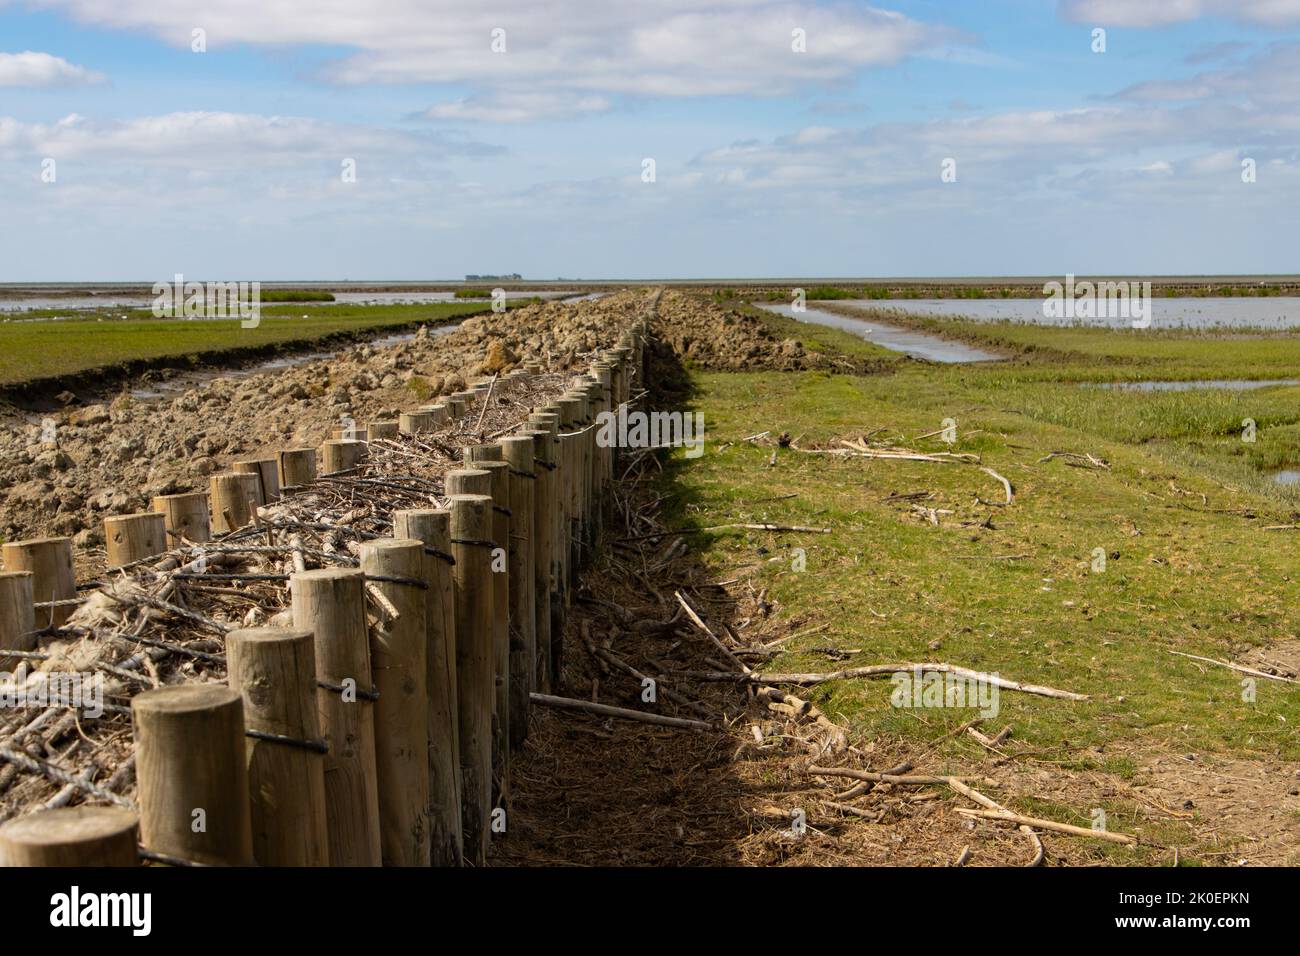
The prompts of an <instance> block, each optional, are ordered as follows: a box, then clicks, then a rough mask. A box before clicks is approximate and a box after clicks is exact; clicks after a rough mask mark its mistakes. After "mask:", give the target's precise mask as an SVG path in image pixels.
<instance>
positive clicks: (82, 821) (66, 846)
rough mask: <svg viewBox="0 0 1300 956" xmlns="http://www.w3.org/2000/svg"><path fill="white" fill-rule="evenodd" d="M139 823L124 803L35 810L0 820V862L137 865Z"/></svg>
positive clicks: (39, 864) (8, 863)
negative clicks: (25, 814) (5, 820)
mask: <svg viewBox="0 0 1300 956" xmlns="http://www.w3.org/2000/svg"><path fill="white" fill-rule="evenodd" d="M139 829H140V823H139V820H138V819H137V817H136V815H135V814H134V813H133V812H132V811H130V810H127V809H125V808H124V807H92V806H80V807H60V808H58V809H56V810H39V811H37V812H36V813H29V814H27V816H23V817H18V818H17V819H16V820H10V821H9V822H8V823H6V824H5V825H4V826H0V866H138V865H139V863H140V858H139V856H138V855H137V851H136V834H137V832H138V831H139Z"/></svg>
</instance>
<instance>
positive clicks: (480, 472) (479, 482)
mask: <svg viewBox="0 0 1300 956" xmlns="http://www.w3.org/2000/svg"><path fill="white" fill-rule="evenodd" d="M444 480H445V482H446V485H447V496H448V497H451V496H452V495H491V494H492V472H490V471H488V470H487V469H485V468H457V469H456V470H455V471H449V472H447V475H446V478H445V479H444ZM488 537H489V538H490V537H491V535H488Z"/></svg>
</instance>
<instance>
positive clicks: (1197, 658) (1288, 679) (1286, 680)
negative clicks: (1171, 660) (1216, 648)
mask: <svg viewBox="0 0 1300 956" xmlns="http://www.w3.org/2000/svg"><path fill="white" fill-rule="evenodd" d="M1169 653H1170V654H1177V655H1178V656H1179V657H1186V658H1189V659H1191V660H1194V661H1204V662H1205V663H1206V664H1217V665H1218V666H1219V667H1226V668H1228V669H1229V670H1234V671H1237V672H1238V673H1239V674H1250V675H1251V676H1252V677H1267V678H1268V679H1269V680H1277V681H1281V682H1282V683H1284V684H1300V680H1295V679H1294V678H1291V677H1282V676H1280V675H1278V674H1268V673H1265V672H1264V671H1257V670H1255V669H1254V668H1253V667H1242V666H1241V665H1240V664H1230V663H1228V662H1227V661H1216V660H1215V659H1214V658H1212V657H1200V656H1199V655H1196V654H1184V653H1183V652H1182V651H1170V652H1169Z"/></svg>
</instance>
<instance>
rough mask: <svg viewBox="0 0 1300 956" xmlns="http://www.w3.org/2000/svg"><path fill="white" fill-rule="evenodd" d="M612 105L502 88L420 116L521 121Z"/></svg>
mask: <svg viewBox="0 0 1300 956" xmlns="http://www.w3.org/2000/svg"><path fill="white" fill-rule="evenodd" d="M612 105H613V102H612V100H610V98H609V97H607V96H598V95H594V94H572V93H552V92H537V93H519V92H513V91H503V92H500V93H492V94H488V95H486V96H478V95H476V96H467V97H462V98H461V99H457V100H450V101H447V102H445V103H435V104H434V105H433V106H431V107H429V109H427V110H425V111H424V112H423V113H421V114H420V115H421V116H423V117H424V118H425V119H444V120H478V121H483V122H489V123H520V122H524V121H528V120H537V119H569V118H572V117H575V116H583V115H588V114H592V113H604V112H606V111H607V110H609V109H610V108H611V106H612Z"/></svg>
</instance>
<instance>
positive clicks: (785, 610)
mask: <svg viewBox="0 0 1300 956" xmlns="http://www.w3.org/2000/svg"><path fill="white" fill-rule="evenodd" d="M806 328H807V326H800V327H799V330H800V332H801V334H802V333H804V330H805V329H806ZM981 328H984V327H981ZM1023 331H1024V335H1023V338H1021V339H1020V341H1022V342H1024V343H1025V344H1027V345H1033V346H1035V347H1034V348H1032V349H1027V350H1026V351H1025V352H1022V353H1018V354H1020V356H1021V357H1020V358H1019V359H1018V360H1016V361H1012V362H1009V363H1004V364H1001V365H986V366H965V367H960V366H948V367H939V366H927V365H922V364H920V363H912V362H899V363H896V365H895V367H894V370H893V371H892V372H888V373H885V374H880V375H874V376H867V377H849V376H838V375H837V376H829V375H824V374H814V373H805V374H781V373H753V374H743V375H736V374H714V373H696V374H695V375H694V383H695V387H696V396H695V399H694V401H695V408H696V409H697V410H699V411H701V412H703V413H704V417H705V422H706V425H707V436H708V444H707V453H706V454H705V455H704V456H703V457H702V458H700V459H697V460H695V461H691V462H684V461H680V460H678V461H676V462H675V466H674V467H673V468H672V469H671V475H670V479H671V481H670V483H666V486H665V488H666V491H668V492H669V493H670V495H671V497H670V502H671V506H672V508H673V513H672V514H671V515H670V517H669V524H670V525H674V526H695V527H704V526H709V525H715V524H721V523H728V522H774V523H779V524H787V525H803V526H817V527H828V528H831V529H832V531H831V533H830V534H826V535H798V534H769V533H761V532H721V533H712V532H705V533H701V534H699V535H697V536H693V538H692V540H693V541H694V542H695V543H696V546H697V547H698V548H699V549H700V556H701V559H702V560H703V561H705V562H706V563H707V565H708V566H709V567H710V570H711V571H712V572H714V573H716V574H717V575H718V578H717V579H718V580H723V579H736V578H737V577H739V578H741V579H746V578H748V579H749V580H750V581H751V583H752V586H753V588H754V589H756V590H757V589H762V588H767V589H768V599H769V600H770V601H772V602H773V603H774V604H775V606H776V608H777V612H776V613H777V614H778V615H779V616H780V619H781V620H782V621H783V622H785V623H786V624H788V626H789V630H790V632H791V633H793V632H795V631H804V630H808V629H810V628H815V627H818V626H819V625H825V629H824V630H821V631H819V632H817V633H816V634H815V635H810V636H807V637H803V638H796V639H795V640H793V641H791V642H790V643H788V644H786V645H783V648H782V650H783V653H782V655H781V656H780V657H778V658H777V659H775V660H773V661H771V662H770V663H768V664H766V665H765V669H769V670H777V671H829V670H835V669H839V668H847V667H854V666H859V665H866V664H879V663H892V662H903V661H946V662H949V663H953V664H958V665H963V666H966V667H971V668H975V669H978V670H983V671H994V672H997V673H999V674H1001V675H1002V676H1003V677H1005V678H1010V679H1012V680H1017V681H1027V682H1032V683H1038V684H1046V685H1050V686H1053V687H1057V688H1063V689H1067V690H1071V691H1075V692H1078V693H1085V694H1088V695H1090V698H1091V699H1090V700H1088V701H1085V702H1070V701H1062V700H1053V699H1047V698H1041V697H1036V696H1030V695H1026V694H1019V693H1014V692H1010V691H1004V692H1002V694H1001V698H1000V707H1001V710H1000V713H999V715H998V717H997V718H996V721H995V722H991V723H990V724H989V725H988V728H989V729H988V732H989V733H990V734H991V733H993V732H994V728H1000V727H1002V726H1003V725H1005V724H1010V725H1012V726H1013V727H1014V738H1013V740H1014V745H1013V746H1012V747H1011V750H1012V751H1013V752H1014V753H1015V763H1016V764H1017V766H1020V767H1024V768H1028V767H1033V768H1035V769H1037V770H1042V769H1043V768H1047V770H1048V773H1049V774H1070V775H1072V776H1073V777H1076V778H1080V779H1083V780H1084V781H1085V782H1086V781H1088V780H1094V779H1095V780H1096V781H1100V782H1104V783H1105V786H1100V785H1099V786H1098V787H1097V796H1096V797H1095V802H1092V803H1087V804H1086V806H1081V805H1080V804H1079V800H1082V799H1084V798H1083V797H1079V798H1078V800H1065V799H1055V800H1054V799H1051V798H1039V797H1035V796H1033V795H1032V794H1030V793H1026V794H1023V795H1021V796H1020V797H1018V798H1016V799H1014V800H1013V803H1014V804H1015V805H1016V807H1017V808H1018V809H1020V810H1021V811H1022V812H1028V813H1031V814H1035V815H1040V816H1049V817H1053V818H1056V819H1059V820H1061V821H1062V822H1068V823H1074V824H1076V825H1080V826H1085V827H1086V826H1088V825H1089V818H1088V816H1087V815H1086V814H1087V810H1088V808H1090V807H1096V806H1100V807H1103V808H1104V809H1106V811H1107V813H1108V814H1110V815H1111V818H1112V820H1121V821H1125V823H1123V824H1115V828H1116V829H1121V830H1123V829H1126V828H1127V827H1130V826H1135V827H1139V828H1140V829H1141V831H1142V832H1143V834H1144V836H1145V837H1147V838H1150V839H1153V840H1156V841H1158V842H1160V843H1163V844H1164V847H1166V848H1168V847H1176V848H1179V849H1180V851H1181V852H1182V857H1181V862H1184V863H1187V862H1195V861H1203V862H1223V861H1224V859H1225V857H1224V854H1226V853H1229V852H1232V850H1231V849H1230V848H1231V847H1235V845H1236V844H1235V843H1234V840H1233V838H1232V837H1231V836H1228V837H1224V835H1223V834H1217V835H1215V836H1214V837H1213V838H1211V837H1210V836H1207V831H1206V830H1205V829H1203V825H1204V824H1205V823H1206V822H1207V820H1211V822H1212V819H1211V818H1213V817H1214V816H1215V814H1214V812H1213V811H1212V810H1210V809H1208V806H1210V805H1212V803H1211V804H1207V803H1206V800H1207V799H1209V798H1208V797H1206V796H1205V795H1203V794H1201V793H1200V792H1197V793H1195V794H1193V793H1192V792H1191V791H1190V790H1189V791H1188V792H1187V794H1186V797H1187V799H1188V801H1189V802H1190V803H1191V807H1190V808H1189V809H1187V810H1182V809H1180V808H1179V801H1180V800H1182V796H1181V795H1180V794H1179V793H1178V792H1170V793H1165V794H1164V795H1163V797H1162V798H1158V799H1160V801H1161V802H1160V806H1161V807H1164V808H1166V809H1164V810H1162V811H1161V812H1159V813H1153V812H1152V811H1151V808H1150V807H1149V806H1147V803H1149V802H1150V801H1149V799H1147V798H1143V799H1139V798H1137V797H1134V796H1133V795H1132V793H1131V792H1130V790H1131V785H1133V784H1144V783H1149V782H1150V779H1149V778H1150V776H1151V774H1150V773H1149V770H1150V766H1151V765H1152V763H1153V761H1156V760H1158V759H1161V758H1168V759H1171V760H1193V761H1194V760H1204V759H1207V757H1208V758H1209V759H1215V760H1221V761H1227V762H1240V766H1243V767H1258V766H1263V765H1264V763H1268V762H1269V761H1272V762H1274V763H1276V762H1279V761H1281V762H1288V761H1289V762H1294V761H1297V760H1300V692H1298V690H1297V688H1296V687H1295V686H1294V685H1291V684H1285V683H1279V682H1274V681H1269V680H1263V679H1261V680H1258V681H1257V683H1256V686H1255V694H1256V696H1255V697H1254V699H1253V700H1247V699H1245V698H1244V696H1243V685H1242V680H1243V675H1241V674H1239V673H1235V672H1233V671H1231V670H1229V669H1226V668H1221V667H1216V666H1213V665H1205V664H1201V663H1199V662H1195V661H1192V660H1188V659H1186V658H1182V657H1178V656H1176V655H1174V654H1172V653H1170V652H1171V651H1175V650H1177V651H1182V652H1185V653H1190V654H1196V655H1201V656H1204V657H1210V658H1215V659H1218V660H1227V659H1242V657H1241V656H1242V655H1243V654H1245V655H1249V653H1250V652H1252V651H1253V650H1257V649H1265V653H1267V654H1273V655H1277V656H1280V657H1282V658H1287V655H1295V654H1296V653H1297V652H1298V651H1300V641H1298V639H1297V636H1296V616H1295V613H1294V610H1293V608H1294V607H1295V606H1296V602H1297V600H1300V576H1297V575H1296V572H1295V569H1296V559H1295V549H1296V548H1297V547H1300V541H1298V540H1297V539H1296V538H1295V537H1294V536H1295V535H1296V534H1298V533H1300V532H1295V531H1286V530H1277V531H1269V530H1265V529H1266V528H1267V527H1269V526H1275V525H1291V524H1294V523H1296V511H1297V505H1298V504H1300V501H1298V499H1297V497H1296V495H1295V492H1294V491H1293V490H1291V489H1287V488H1281V487H1278V486H1276V485H1274V484H1273V483H1272V482H1271V480H1270V479H1269V477H1268V474H1267V469H1269V468H1272V467H1275V466H1281V465H1285V464H1291V463H1296V462H1300V388H1272V389H1263V390H1259V391H1253V392H1221V391H1210V390H1197V391H1191V392H1182V393H1158V394H1150V393H1142V392H1135V391H1104V390H1100V389H1096V388H1085V387H1080V385H1079V384H1078V382H1079V381H1097V380H1103V379H1106V380H1109V379H1111V378H1114V377H1116V373H1117V372H1120V371H1123V372H1124V373H1126V374H1127V373H1134V374H1132V375H1131V376H1130V377H1134V378H1136V377H1147V378H1166V377H1180V378H1192V377H1205V378H1231V377H1237V376H1255V375H1258V374H1259V373H1260V366H1259V363H1260V362H1261V361H1270V362H1271V363H1272V364H1271V365H1270V366H1269V372H1268V374H1269V377H1273V376H1275V375H1276V376H1278V377H1282V376H1284V375H1290V374H1296V373H1300V341H1297V340H1294V339H1290V338H1282V339H1269V340H1244V341H1232V342H1224V341H1219V340H1205V339H1202V338H1200V337H1195V336H1192V337H1185V338H1177V337H1159V338H1157V337H1152V338H1145V339H1144V338H1138V337H1137V336H1130V335H1128V334H1125V333H1118V334H1108V333H1101V334H1092V333H1080V332H1078V331H1076V330H1051V329H1025V330H1023ZM818 334H820V333H818ZM971 334H972V340H974V339H975V338H976V337H975V336H974V333H973V332H972V333H971ZM994 334H1002V333H1001V330H995V331H994ZM1017 334H1018V333H1017ZM980 341H984V342H988V343H989V344H991V340H989V339H980ZM999 341H1001V340H999ZM1116 357H1122V358H1123V359H1124V360H1125V362H1126V364H1124V365H1117V364H1116V363H1115V361H1113V360H1114V359H1115V358H1116ZM1086 359H1091V361H1087V360H1086ZM1243 418H1253V419H1254V420H1255V421H1256V423H1257V432H1256V440H1255V442H1253V443H1251V442H1245V441H1243V440H1242V437H1241V436H1242V424H1241V422H1242V419H1243ZM945 419H953V420H955V421H956V423H957V429H958V441H957V443H956V444H955V445H952V446H949V445H947V444H945V443H944V442H942V441H941V439H940V436H938V435H935V436H934V437H930V438H922V437H920V436H924V435H927V434H929V433H934V432H937V431H939V430H940V429H941V428H942V427H943V424H944V421H945ZM764 430H769V431H770V433H771V435H773V436H776V435H779V434H781V433H782V432H784V433H787V434H788V435H789V436H791V437H792V438H794V440H795V444H796V445H797V446H798V448H781V447H777V446H775V445H774V444H764V443H762V442H759V443H746V442H744V441H742V440H741V439H743V438H744V437H746V436H751V435H754V434H756V433H758V432H761V431H764ZM868 434H870V435H871V438H872V441H875V442H879V441H892V442H895V443H896V444H898V445H901V446H905V447H908V448H914V449H918V450H921V451H928V452H935V451H955V452H965V453H970V454H974V455H978V456H979V458H980V462H979V464H978V465H976V464H938V463H932V462H916V461H882V460H867V459H863V458H855V459H843V458H839V457H834V456H830V455H825V454H812V453H808V452H807V450H808V449H814V448H817V447H819V446H821V447H828V446H830V445H833V444H834V443H835V442H836V441H837V440H838V439H841V438H848V437H859V436H863V435H868ZM798 449H804V451H800V450H798ZM774 451H775V453H776V463H775V466H769V458H770V456H771V455H772V454H773V452H774ZM1053 452H1072V453H1076V454H1079V455H1092V456H1094V457H1096V458H1097V459H1100V460H1103V461H1105V462H1107V463H1108V464H1109V467H1108V468H1102V467H1072V466H1071V462H1070V461H1069V460H1067V459H1064V458H1053V459H1051V460H1048V461H1043V460H1042V459H1043V458H1044V457H1045V456H1048V455H1049V454H1051V453H1053ZM1074 464H1076V465H1077V464H1079V462H1078V461H1075V462H1074ZM980 465H982V466H987V467H991V468H993V469H994V470H996V471H997V472H998V473H999V474H1001V475H1003V476H1005V477H1007V478H1008V479H1009V480H1010V481H1011V482H1012V483H1013V484H1014V485H1015V489H1016V497H1015V502H1014V504H1012V505H1010V506H1001V507H999V506H996V505H992V504H988V503H989V502H1002V501H1003V500H1004V497H1003V490H1002V487H1001V485H1000V484H999V483H998V482H997V480H996V479H995V478H994V477H992V476H990V475H988V474H986V473H984V472H983V471H981V470H980ZM912 494H917V495H923V496H924V497H923V498H918V499H916V500H914V501H908V500H900V499H898V498H893V499H892V500H891V498H890V496H891V495H912ZM783 496H784V497H783ZM914 504H916V505H920V506H921V507H923V508H932V509H936V511H935V513H934V517H935V520H936V521H937V522H938V523H937V524H935V523H932V522H931V521H930V520H929V519H928V518H927V517H926V516H924V515H921V514H918V513H917V512H915V511H914V510H913V505H914ZM795 548H803V549H805V552H806V569H805V570H802V571H801V570H799V569H798V562H797V561H796V560H795V558H796V557H797V554H796V552H795V551H794V549H795ZM1097 555H1104V556H1105V560H1104V565H1102V564H1098V563H1097ZM828 645H830V646H833V647H839V648H850V649H858V653H855V654H853V655H852V656H851V657H850V658H849V659H847V660H844V661H842V662H841V661H830V660H828V658H827V657H826V656H824V654H822V653H821V652H820V650H819V649H820V648H824V647H826V646H828ZM1244 659H1245V660H1247V661H1248V660H1250V658H1249V656H1247V657H1246V658H1244ZM1287 659H1288V660H1293V659H1294V658H1293V657H1292V658H1287ZM1293 666H1294V665H1293ZM890 690H891V686H890V684H889V683H888V682H887V681H863V680H846V681H836V682H831V683H828V684H824V685H821V686H819V687H818V688H817V689H816V690H815V692H814V697H815V698H816V699H817V701H818V703H819V705H820V706H822V707H823V709H825V710H827V712H828V713H831V714H833V715H835V716H836V717H837V719H839V720H842V721H844V722H847V723H848V724H850V725H851V727H852V728H853V730H854V731H855V732H857V733H859V734H861V735H862V738H863V739H866V740H871V739H876V738H879V737H882V736H895V737H901V738H903V739H905V740H910V741H912V742H913V744H914V745H916V746H918V747H919V746H920V745H921V744H922V742H929V741H934V740H936V739H937V738H941V737H942V736H943V734H944V733H945V732H947V731H949V730H952V729H954V728H956V727H958V726H959V725H960V724H961V723H962V722H964V721H966V720H968V719H969V718H970V717H971V716H972V714H973V712H972V711H969V710H960V709H951V708H947V709H945V708H939V709H919V710H918V709H900V708H895V707H893V706H891V705H890V700H889V698H890ZM1188 755H1191V756H1190V757H1189V756H1188ZM986 757H987V754H985V752H984V751H983V750H982V749H981V748H980V747H979V746H978V745H977V744H975V743H974V742H973V741H971V740H969V739H967V738H966V737H964V736H962V737H959V738H957V739H953V740H950V741H947V742H946V743H944V744H943V745H942V746H941V747H940V749H939V753H938V755H937V758H936V759H938V760H939V761H952V762H954V764H957V765H960V764H961V763H962V762H963V761H970V760H980V759H984V758H986ZM1261 762H1263V763H1261ZM931 765H932V764H931ZM1232 765H1233V766H1237V764H1235V763H1234V764H1232ZM1284 766H1285V765H1284ZM1292 767H1294V763H1292ZM1243 772H1244V771H1243ZM1295 772H1297V771H1296V770H1294V769H1287V770H1286V771H1285V773H1289V774H1294V773H1295ZM1296 787H1297V780H1296V779H1295V778H1294V777H1291V778H1290V779H1289V780H1288V779H1286V778H1285V775H1284V774H1281V775H1279V776H1278V778H1277V779H1276V783H1275V788H1276V789H1275V791H1274V792H1271V795H1270V796H1268V798H1267V799H1268V800H1270V801H1272V805H1273V807H1274V808H1275V809H1276V811H1277V813H1278V814H1280V815H1281V816H1282V817H1283V818H1284V819H1285V820H1286V821H1289V822H1288V823H1286V824H1285V825H1287V826H1288V827H1289V828H1290V831H1291V832H1292V833H1294V829H1295V827H1296V826H1300V809H1297V808H1298V807H1300V802H1298V801H1297V800H1296V799H1295V797H1294V791H1295V789H1296ZM1151 792H1152V791H1150V790H1148V791H1146V793H1147V794H1148V795H1149V794H1150V793H1151ZM1156 792H1158V791H1156ZM1289 794H1290V795H1289ZM1193 796H1195V798H1196V799H1194V800H1193V799H1192V797H1193ZM1083 842H1084V843H1087V842H1088V841H1083ZM1241 842H1243V843H1247V847H1246V850H1247V851H1253V850H1254V847H1251V846H1250V845H1249V843H1248V840H1247V839H1246V838H1242V840H1241ZM1290 846H1291V847H1292V848H1293V850H1292V851H1291V852H1292V854H1293V855H1292V858H1290V859H1289V860H1287V862H1292V863H1300V850H1296V849H1295V847H1296V844H1295V842H1294V841H1292V842H1291V843H1290ZM1081 852H1085V853H1088V854H1091V855H1092V856H1093V857H1095V858H1096V859H1097V860H1098V861H1103V860H1104V861H1110V862H1167V861H1168V860H1169V856H1168V855H1166V854H1165V853H1164V851H1163V850H1159V851H1158V850H1156V849H1154V848H1144V849H1141V850H1138V851H1131V850H1127V849H1115V848H1110V847H1101V846H1097V845H1088V846H1086V847H1082V848H1081ZM1243 852H1245V851H1243ZM1280 852H1285V851H1280Z"/></svg>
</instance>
